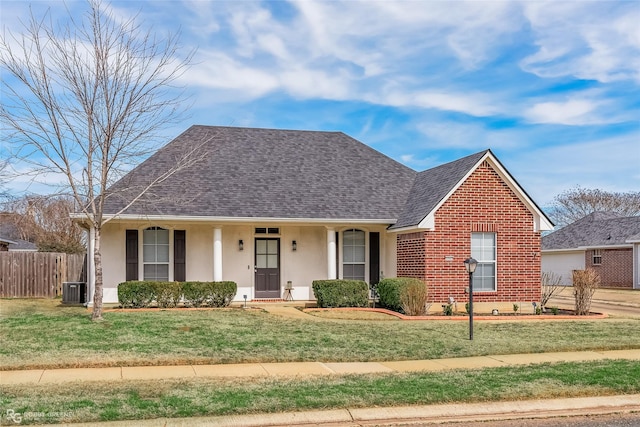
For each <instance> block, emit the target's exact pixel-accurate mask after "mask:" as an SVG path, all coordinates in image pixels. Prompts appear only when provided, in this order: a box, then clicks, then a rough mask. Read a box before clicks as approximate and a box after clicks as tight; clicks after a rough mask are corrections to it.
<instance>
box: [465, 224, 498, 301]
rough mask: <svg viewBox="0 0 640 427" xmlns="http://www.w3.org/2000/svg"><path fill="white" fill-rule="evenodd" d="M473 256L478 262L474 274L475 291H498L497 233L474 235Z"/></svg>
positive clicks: (472, 236) (472, 243) (472, 242)
mask: <svg viewBox="0 0 640 427" xmlns="http://www.w3.org/2000/svg"><path fill="white" fill-rule="evenodd" d="M471 256H472V257H473V258H475V260H476V261H478V266H477V267H476V271H475V273H474V274H473V290H474V291H480V292H483V291H484V292H493V291H495V290H496V233H472V234H471Z"/></svg>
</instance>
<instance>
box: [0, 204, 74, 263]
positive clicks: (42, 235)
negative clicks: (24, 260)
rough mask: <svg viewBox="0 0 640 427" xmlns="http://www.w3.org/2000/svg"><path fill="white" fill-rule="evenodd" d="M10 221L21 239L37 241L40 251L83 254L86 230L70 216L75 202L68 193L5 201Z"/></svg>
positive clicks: (7, 216)
mask: <svg viewBox="0 0 640 427" xmlns="http://www.w3.org/2000/svg"><path fill="white" fill-rule="evenodd" d="M6 205H7V207H6V213H5V216H6V220H8V221H10V222H11V223H12V225H13V227H14V228H15V230H16V231H17V232H18V233H19V237H20V239H22V240H27V241H29V242H35V244H36V245H37V246H38V250H39V251H41V252H64V253H71V254H76V253H81V252H83V251H84V250H85V246H84V242H83V234H84V233H83V231H82V229H81V228H80V226H78V224H76V223H75V222H74V221H73V220H72V219H71V213H72V212H74V210H75V209H74V208H75V202H74V200H73V198H71V197H69V196H50V197H48V196H25V197H22V198H19V199H16V200H13V201H11V202H9V203H7V204H6Z"/></svg>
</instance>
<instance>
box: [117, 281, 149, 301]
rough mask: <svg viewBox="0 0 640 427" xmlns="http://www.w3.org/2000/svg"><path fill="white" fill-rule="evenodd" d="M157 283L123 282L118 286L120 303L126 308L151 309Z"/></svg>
mask: <svg viewBox="0 0 640 427" xmlns="http://www.w3.org/2000/svg"><path fill="white" fill-rule="evenodd" d="M155 283H156V282H139V281H131V282H122V283H120V284H119V285H118V302H119V303H120V307H124V308H143V307H149V304H151V301H153V299H154V298H155V288H156V286H155Z"/></svg>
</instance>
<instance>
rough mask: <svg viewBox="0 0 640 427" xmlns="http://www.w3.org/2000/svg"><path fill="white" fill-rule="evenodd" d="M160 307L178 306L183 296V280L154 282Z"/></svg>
mask: <svg viewBox="0 0 640 427" xmlns="http://www.w3.org/2000/svg"><path fill="white" fill-rule="evenodd" d="M152 283H153V285H154V288H155V297H156V303H157V304H158V307H161V308H170V307H176V306H177V305H178V303H179V302H180V298H181V297H182V282H152Z"/></svg>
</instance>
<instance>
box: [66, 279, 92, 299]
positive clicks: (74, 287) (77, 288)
mask: <svg viewBox="0 0 640 427" xmlns="http://www.w3.org/2000/svg"><path fill="white" fill-rule="evenodd" d="M86 286H87V284H86V283H85V282H63V283H62V303H63V304H84V302H85V297H84V296H85V292H86V291H85V290H86Z"/></svg>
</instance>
